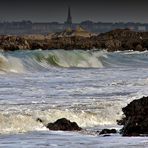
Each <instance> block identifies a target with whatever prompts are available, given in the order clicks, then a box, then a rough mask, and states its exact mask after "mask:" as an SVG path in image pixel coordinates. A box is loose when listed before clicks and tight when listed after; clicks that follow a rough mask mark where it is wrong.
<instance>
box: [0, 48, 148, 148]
mask: <svg viewBox="0 0 148 148" xmlns="http://www.w3.org/2000/svg"><path fill="white" fill-rule="evenodd" d="M0 84H1V85H0V147H2V148H20V147H22V148H36V147H40V148H49V147H51V148H53V147H57V148H61V147H63V148H70V147H74V148H86V147H87V148H111V147H112V148H122V147H123V148H124V147H127V148H134V147H138V148H141V147H142V148H143V147H148V138H147V137H122V136H121V135H120V134H119V133H118V134H114V135H112V136H109V137H103V136H99V134H98V132H97V131H100V130H101V129H103V128H116V129H117V130H119V129H121V128H122V126H118V125H117V123H116V120H118V119H120V118H121V117H122V116H123V114H122V107H124V106H126V105H127V104H128V103H129V102H131V101H132V100H134V99H139V98H140V97H142V96H148V52H147V51H145V52H134V51H126V52H125V51H124V52H107V51H103V50H99V51H90V50H88V51H82V50H71V51H66V50H60V49H59V50H45V51H43V50H34V51H31V50H28V51H13V52H2V51H1V52H0ZM38 118H40V119H42V120H43V123H40V122H37V119H38ZM59 118H67V119H69V120H71V121H75V122H77V124H78V125H79V126H80V127H82V128H83V130H82V131H81V132H62V131H49V130H48V129H46V128H45V125H46V124H47V123H49V122H54V121H56V120H57V119H59Z"/></svg>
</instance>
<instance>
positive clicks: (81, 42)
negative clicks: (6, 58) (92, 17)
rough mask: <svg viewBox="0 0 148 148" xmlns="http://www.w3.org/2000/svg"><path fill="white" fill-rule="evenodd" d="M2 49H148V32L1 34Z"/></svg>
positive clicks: (127, 30) (122, 30)
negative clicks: (67, 34)
mask: <svg viewBox="0 0 148 148" xmlns="http://www.w3.org/2000/svg"><path fill="white" fill-rule="evenodd" d="M0 49H1V50H4V51H14V50H35V49H43V50H46V49H65V50H73V49H82V50H88V49H106V50H107V51H111V52H112V51H125V50H133V51H145V50H148V32H134V31H131V30H129V29H116V30H113V31H110V32H107V33H102V34H99V35H90V37H86V36H83V35H82V36H81V33H79V35H73V36H70V35H69V36H64V35H63V36H55V35H53V34H49V35H46V36H44V35H23V36H14V35H0Z"/></svg>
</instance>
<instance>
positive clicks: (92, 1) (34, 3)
mask: <svg viewBox="0 0 148 148" xmlns="http://www.w3.org/2000/svg"><path fill="white" fill-rule="evenodd" d="M68 6H71V13H72V18H73V22H75V23H79V22H81V21H85V20H91V21H94V22H100V21H102V22H141V23H148V8H147V7H148V0H138V1H137V0H0V21H21V20H30V21H32V22H52V21H58V22H64V21H65V20H66V18H67V7H68Z"/></svg>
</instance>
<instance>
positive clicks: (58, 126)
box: [46, 118, 82, 131]
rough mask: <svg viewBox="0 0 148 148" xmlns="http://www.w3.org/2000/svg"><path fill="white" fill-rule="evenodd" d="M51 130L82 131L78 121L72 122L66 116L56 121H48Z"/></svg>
mask: <svg viewBox="0 0 148 148" xmlns="http://www.w3.org/2000/svg"><path fill="white" fill-rule="evenodd" d="M46 127H47V128H48V129H49V130H54V131H55V130H62V131H80V130H81V129H82V128H80V127H79V126H78V125H77V123H76V122H70V121H69V120H67V119H66V118H61V119H58V120H57V121H56V122H54V123H48V124H47V126H46Z"/></svg>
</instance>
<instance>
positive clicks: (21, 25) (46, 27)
mask: <svg viewBox="0 0 148 148" xmlns="http://www.w3.org/2000/svg"><path fill="white" fill-rule="evenodd" d="M77 26H81V27H82V28H84V29H85V30H87V31H89V32H94V33H96V34H99V33H104V32H108V31H111V30H114V29H125V28H128V29H130V30H133V31H141V32H145V31H148V24H147V23H133V22H128V23H123V22H117V23H112V22H108V23H107V22H106V23H104V22H93V21H90V20H86V21H83V22H81V23H73V21H72V16H71V9H70V7H69V8H68V16H67V20H66V21H65V22H64V23H59V22H44V23H43V22H31V21H26V20H23V21H21V22H15V21H14V22H0V35H9V34H10V35H15V34H16V35H21V34H43V35H45V34H48V33H55V32H62V31H64V30H65V29H67V28H72V29H75V28H77Z"/></svg>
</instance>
